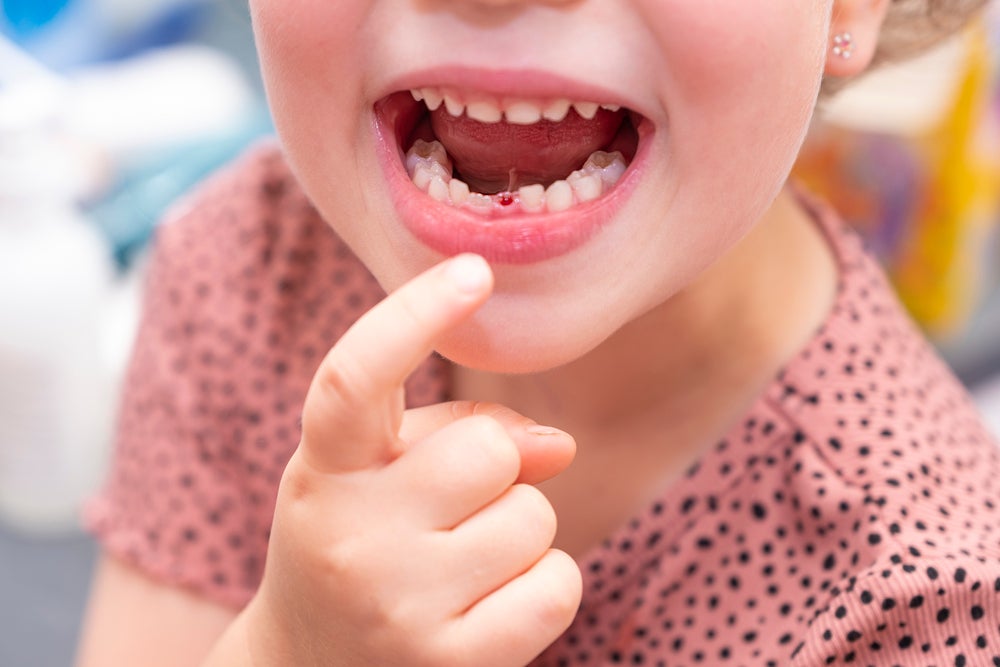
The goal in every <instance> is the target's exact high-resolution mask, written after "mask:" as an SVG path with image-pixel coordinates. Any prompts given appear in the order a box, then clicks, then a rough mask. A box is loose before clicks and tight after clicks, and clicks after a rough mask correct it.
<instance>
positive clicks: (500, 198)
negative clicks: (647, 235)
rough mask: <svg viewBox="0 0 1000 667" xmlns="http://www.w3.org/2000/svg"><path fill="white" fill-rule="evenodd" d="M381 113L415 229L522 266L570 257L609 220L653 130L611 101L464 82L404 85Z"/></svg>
mask: <svg viewBox="0 0 1000 667" xmlns="http://www.w3.org/2000/svg"><path fill="white" fill-rule="evenodd" d="M375 109H376V117H377V122H378V124H379V127H380V132H379V134H380V138H381V140H382V142H383V143H384V144H388V143H391V144H392V145H391V146H384V147H383V148H384V149H390V148H391V149H393V150H384V151H383V152H384V153H386V155H385V156H383V157H387V158H388V159H390V160H394V161H395V164H389V165H384V166H386V167H387V168H388V170H389V171H390V172H391V173H392V174H394V175H395V176H396V178H395V179H394V180H395V181H396V183H394V185H396V186H397V189H403V192H396V193H394V195H395V198H396V203H397V208H399V209H400V211H401V213H403V218H404V222H406V223H407V226H408V227H410V229H411V231H413V232H414V233H415V234H416V235H417V236H418V237H420V238H421V240H423V241H424V242H426V243H427V244H428V245H430V246H431V247H433V248H435V249H436V250H439V251H441V252H443V253H446V254H453V253H454V252H460V251H472V252H479V253H480V254H483V255H484V256H486V258H487V259H490V260H497V261H505V262H514V263H520V262H527V261H535V260H538V259H543V258H546V257H549V256H553V255H555V254H560V253H562V252H566V251H568V250H569V249H571V248H572V247H575V246H576V245H579V243H582V242H583V241H584V240H586V239H587V238H589V237H590V236H591V235H592V234H593V233H594V232H595V231H596V230H597V229H598V228H599V227H600V226H601V225H602V224H603V223H604V222H606V221H607V219H609V218H610V217H611V216H612V215H613V211H612V208H613V203H614V200H615V199H616V196H615V195H616V192H617V191H619V190H622V189H623V187H622V186H623V185H624V184H625V182H626V181H628V180H629V179H628V177H629V174H630V171H631V170H630V168H631V167H632V166H634V163H635V161H636V156H637V154H639V153H640V145H641V143H642V138H643V137H644V135H648V134H649V133H651V128H649V127H648V126H649V123H648V122H647V121H646V120H645V119H644V118H643V117H642V116H641V115H640V114H638V113H636V112H634V111H631V110H629V109H626V108H622V107H620V106H619V105H617V104H613V103H607V102H594V101H573V100H570V99H563V98H544V97H539V98H516V97H502V98H501V97H498V96H489V95H485V94H483V93H475V92H466V91H464V90H462V89H457V88H442V87H421V88H414V89H410V90H403V91H399V92H396V93H393V94H391V95H389V96H387V97H385V98H383V99H382V100H380V101H379V102H378V103H377V104H376V107H375ZM403 179H405V181H406V183H405V184H403V183H400V182H399V181H401V180H403Z"/></svg>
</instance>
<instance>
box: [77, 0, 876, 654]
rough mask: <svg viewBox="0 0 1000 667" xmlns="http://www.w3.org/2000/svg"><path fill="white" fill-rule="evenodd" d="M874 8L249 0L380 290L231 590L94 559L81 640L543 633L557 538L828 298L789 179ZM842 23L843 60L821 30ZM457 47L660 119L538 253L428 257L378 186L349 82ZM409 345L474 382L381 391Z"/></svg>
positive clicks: (731, 413) (113, 643)
mask: <svg viewBox="0 0 1000 667" xmlns="http://www.w3.org/2000/svg"><path fill="white" fill-rule="evenodd" d="M885 8H886V0H842V1H840V2H837V3H836V7H834V5H833V2H832V0H825V1H820V2H816V1H815V0H760V1H759V2H754V3H746V2H742V1H737V0H712V1H711V2H706V1H705V0H630V1H627V2H623V1H622V0H576V1H574V0H566V1H565V2H562V1H556V0H549V1H547V2H543V1H537V2H532V1H529V0H490V1H487V0H476V1H473V0H419V1H418V0H381V1H375V0H343V1H338V2H326V1H323V0H251V10H252V12H253V17H254V24H255V28H256V31H257V38H258V42H259V46H260V51H261V58H262V64H263V70H264V75H265V81H266V83H267V88H268V94H269V98H270V102H271V105H272V108H273V110H274V116H275V120H276V123H277V127H278V130H279V133H280V135H281V138H282V141H283V143H284V145H285V148H286V151H287V154H288V158H289V160H290V163H291V164H292V167H293V169H294V170H295V171H296V174H297V176H298V177H299V179H300V180H301V181H302V184H303V187H304V188H305V189H306V191H307V193H308V194H309V195H310V197H311V198H312V199H313V201H314V203H315V204H316V206H317V207H318V208H319V210H320V212H321V213H322V214H323V215H324V217H325V218H326V219H327V220H328V221H329V222H330V224H331V225H332V226H333V227H334V228H335V229H336V231H337V232H338V233H339V234H340V235H341V236H342V237H343V238H344V239H345V240H346V241H347V242H348V243H349V244H350V245H351V246H352V248H353V249H354V250H355V252H356V253H357V254H358V255H359V257H361V259H362V260H363V261H364V262H365V263H366V265H367V266H368V267H369V268H370V270H371V271H372V272H373V273H374V274H375V276H376V277H377V278H378V279H379V281H380V282H381V283H382V284H383V286H384V287H385V288H386V289H387V290H388V291H390V292H392V295H391V296H390V297H389V298H388V299H386V301H384V302H383V303H382V304H381V305H380V306H378V307H377V308H376V309H375V310H373V311H372V312H371V313H369V314H368V315H367V316H365V318H363V319H362V320H361V321H360V322H359V323H358V324H357V325H356V326H355V328H354V329H352V332H351V333H349V334H348V335H347V336H345V338H344V339H343V340H342V341H340V342H339V343H338V344H337V346H336V347H335V348H334V349H333V350H332V351H331V352H330V354H329V355H328V356H327V358H326V359H325V360H324V362H323V364H322V366H321V368H320V369H319V370H318V372H317V375H316V378H315V379H314V382H313V386H312V388H311V389H310V392H309V396H308V398H307V401H306V406H305V410H304V414H303V424H304V435H303V440H302V443H301V444H300V447H299V450H298V451H297V452H296V454H295V456H294V457H293V460H292V462H291V463H290V464H289V466H288V469H287V470H286V471H285V474H284V477H283V479H282V483H281V489H280V492H279V497H278V504H277V511H276V517H275V525H274V529H273V532H272V538H271V543H270V549H269V553H268V561H267V571H266V573H265V577H264V581H263V583H262V585H261V588H260V591H259V592H258V594H257V596H256V597H255V598H254V600H253V601H252V602H251V604H250V605H249V607H248V608H247V609H245V610H243V611H242V612H241V613H239V614H236V613H235V612H231V611H228V610H223V609H221V608H218V607H215V606H214V605H211V604H210V603H207V602H204V601H201V600H199V599H197V598H195V597H194V596H192V595H190V594H187V593H184V592H182V591H176V590H173V589H169V588H166V587H163V586H158V585H156V584H153V583H151V582H148V581H146V580H145V579H144V577H142V575H140V574H138V573H135V572H132V571H130V570H128V569H127V568H125V567H124V566H122V565H120V564H117V563H115V562H114V561H111V560H106V561H105V562H104V563H103V564H102V566H101V570H100V574H99V578H98V580H97V584H96V585H95V590H94V595H93V601H92V604H91V609H90V611H89V614H88V622H87V627H86V630H85V633H84V641H83V643H82V645H81V651H80V659H79V662H80V664H81V665H90V664H101V665H116V664H139V662H137V661H141V663H142V664H147V665H149V664H157V663H155V662H151V660H152V661H156V660H162V664H195V663H196V662H197V661H198V660H199V659H200V658H201V657H202V656H205V655H206V654H208V657H207V658H205V664H215V665H225V664H250V663H251V661H254V662H253V664H264V665H267V664H303V665H305V664H343V665H354V664H358V665H361V664H414V665H420V664H434V665H450V664H456V665H457V664H462V665H464V664H470V665H471V664H475V665H494V664H495V665H518V664H524V663H525V662H527V661H528V660H530V659H531V658H532V657H533V656H534V655H536V654H537V653H538V652H540V651H541V650H543V649H544V648H545V646H547V645H548V644H549V643H550V642H551V641H553V640H554V639H555V638H556V637H557V636H558V635H559V634H560V633H561V632H562V631H563V630H564V629H565V627H566V626H568V624H569V623H570V622H571V621H572V618H573V615H574V613H575V609H576V605H577V603H578V601H579V596H580V577H579V572H578V571H577V570H576V566H575V564H574V562H573V560H572V559H571V558H569V557H568V556H567V555H566V552H569V554H571V555H579V554H580V553H581V552H583V551H584V550H586V549H587V548H588V547H589V546H590V545H591V544H593V543H594V542H595V541H596V540H598V539H600V537H602V536H603V535H604V534H606V532H607V531H608V530H609V529H610V528H612V527H613V526H615V525H616V524H617V523H619V522H620V521H621V520H623V518H625V517H627V516H628V515H629V514H630V513H631V512H633V511H634V510H635V508H636V507H637V506H638V504H639V503H642V502H643V501H644V500H645V499H647V498H648V497H649V496H651V495H652V494H653V493H654V492H655V490H656V489H659V488H662V485H663V484H665V483H669V482H670V480H672V479H673V478H674V477H675V476H676V474H677V473H678V471H679V470H681V469H683V468H684V467H686V465H687V463H689V462H690V461H691V460H692V459H693V458H694V457H695V456H697V454H698V452H700V451H701V449H702V448H704V446H705V445H706V443H709V442H712V441H713V439H714V438H715V437H716V436H717V435H718V434H719V433H721V432H722V431H724V430H725V429H726V427H727V426H728V424H729V423H731V421H732V420H734V419H736V418H737V417H738V416H739V415H740V414H741V412H742V411H743V410H744V409H745V408H746V406H747V404H748V403H749V401H751V400H752V399H753V397H754V396H755V395H756V394H757V393H758V392H759V390H760V389H761V387H763V386H764V385H765V384H766V382H767V381H768V379H769V378H770V377H771V376H772V374H773V372H774V371H775V369H776V368H778V367H779V366H780V365H781V363H783V362H784V361H785V360H787V359H788V358H789V357H790V356H792V354H794V352H795V350H796V349H797V348H798V347H799V346H800V345H801V344H802V343H803V342H804V341H805V340H806V339H807V338H808V337H809V335H810V333H811V332H812V331H813V330H814V329H815V327H816V326H817V325H818V324H819V323H820V322H821V321H822V319H823V318H824V317H825V314H826V309H827V307H828V304H829V302H830V300H831V298H832V294H833V290H834V282H835V274H836V268H835V266H834V265H833V262H832V260H831V257H830V254H829V250H828V248H827V246H826V243H825V241H824V240H823V239H822V238H821V236H820V235H819V233H818V232H817V231H816V229H815V226H814V224H813V223H812V222H811V220H809V218H808V217H807V216H806V215H805V214H804V213H803V211H802V210H801V208H800V207H799V206H798V205H797V204H796V202H795V200H794V198H793V196H792V195H791V194H790V193H788V191H787V190H783V186H784V182H785V179H786V178H787V174H788V170H789V169H790V167H791V164H792V162H793V160H794V158H795V155H796V153H797V151H798V149H799V145H800V143H801V140H802V137H803V135H804V132H805V130H806V127H807V125H808V122H809V119H810V117H811V115H812V112H813V105H814V102H815V97H816V93H817V90H818V86H819V83H820V80H821V77H822V76H823V74H824V73H826V74H831V75H835V76H850V75H853V74H856V73H858V72H859V71H860V70H862V69H863V68H864V67H865V66H866V64H867V63H868V62H869V60H870V58H871V54H872V52H873V50H874V48H875V44H876V41H877V36H878V31H879V27H880V25H881V21H882V18H883V17H884V13H885ZM844 30H849V31H851V32H852V34H853V35H854V37H855V43H856V45H857V46H856V51H855V54H854V57H853V58H852V59H851V60H850V61H845V60H842V59H837V58H834V57H833V56H831V55H830V54H829V46H830V40H831V37H830V36H831V34H835V33H837V32H841V31H844ZM539 34H544V35H547V36H549V38H547V39H545V40H538V39H536V38H535V36H537V35H539ZM551 36H555V37H554V38H553V37H551ZM595 43H596V44H601V45H602V46H601V48H600V49H594V48H593V44H595ZM455 62H460V63H462V64H465V65H472V66H480V67H484V68H489V67H495V66H496V63H503V66H504V67H509V68H514V69H516V68H521V67H525V68H527V67H530V68H536V69H537V68H541V69H547V70H550V71H554V72H559V73H562V74H565V75H568V76H571V77H575V78H578V79H582V80H584V81H586V82H590V83H594V84H599V85H603V86H605V87H607V88H610V89H611V90H614V91H616V92H618V93H620V94H621V95H622V96H624V97H625V99H628V100H631V101H632V104H631V106H632V107H633V108H635V109H637V110H639V111H641V113H643V115H645V116H646V117H647V118H648V119H650V120H651V121H653V122H654V123H655V124H656V126H657V132H656V135H655V137H654V140H653V141H654V145H653V159H652V161H651V162H650V165H649V169H648V171H647V173H646V175H645V177H644V181H643V183H642V184H641V185H640V186H639V188H638V189H637V190H636V192H635V195H634V197H633V198H632V199H631V201H630V202H629V203H628V205H627V206H626V207H625V208H624V210H623V211H622V212H621V214H620V216H619V218H620V219H619V220H617V221H616V222H614V223H613V224H612V225H611V226H610V227H608V228H607V229H605V230H604V231H603V232H602V233H601V234H599V235H598V236H597V237H595V238H593V239H591V240H590V241H589V242H588V243H586V244H585V245H584V246H583V247H581V248H580V249H578V250H577V251H575V252H573V253H570V254H568V255H565V256H562V257H559V258H556V259H554V260H550V261H547V262H544V263H540V264H534V265H522V266H516V267H514V266H496V267H492V271H491V270H489V269H488V268H487V267H485V266H484V264H483V263H482V262H481V260H476V259H474V258H471V257H464V258H462V259H460V260H458V261H455V260H452V261H450V262H446V263H445V264H444V265H441V266H438V265H439V263H440V262H441V260H442V258H441V257H439V256H437V255H436V254H435V253H433V252H432V251H430V250H429V249H427V248H425V247H423V246H421V245H420V244H418V243H417V242H416V241H415V240H414V239H413V238H412V237H411V236H410V235H409V234H408V233H407V232H406V231H405V230H404V229H403V227H402V226H401V224H400V223H399V221H398V219H397V216H396V215H395V211H394V210H393V208H392V206H391V203H390V197H389V196H388V191H387V188H386V184H385V182H384V180H383V178H382V173H381V171H380V169H379V166H378V164H377V161H376V157H375V150H374V135H373V131H372V111H371V110H372V106H373V105H374V103H375V101H376V100H377V99H378V97H380V96H381V95H384V94H386V93H387V92H391V90H388V89H387V87H389V86H390V84H391V82H392V81H393V80H395V79H396V78H397V77H399V76H401V75H403V74H405V73H407V71H408V68H409V67H412V64H413V63H420V65H421V67H429V66H433V65H443V64H449V63H455ZM459 269H461V270H459ZM720 322H725V323H726V325H725V326H719V323H720ZM665 342H666V343H667V344H664V343H665ZM431 349H437V350H439V351H440V352H442V353H443V354H445V355H446V356H448V357H450V358H451V359H453V360H455V361H456V362H459V363H460V364H462V366H461V367H456V369H455V371H454V376H453V384H454V388H455V392H456V395H457V396H458V397H460V398H466V399H469V400H465V401H460V402H457V403H453V404H446V405H440V406H432V407H430V408H426V409H424V410H421V411H411V412H406V413H404V412H403V411H402V409H401V407H400V406H401V401H400V400H399V399H400V394H401V383H402V380H403V379H404V378H405V376H406V374H407V373H408V371H409V370H410V369H411V368H412V366H413V365H414V364H415V363H416V361H417V360H419V359H420V358H422V357H423V356H424V355H425V354H426V353H427V352H428V351H429V350H431ZM387 350H389V351H392V353H391V354H387V353H386V351H387ZM510 372H516V373H517V374H515V375H512V374H510ZM537 423H544V424H555V425H557V426H558V427H560V429H562V430H553V429H548V428H546V429H537V428H534V426H535V425H537ZM568 433H571V434H572V436H571V435H568ZM654 435H655V436H656V437H653V436H654ZM664 441H668V442H671V443H673V445H672V446H671V448H670V449H669V450H666V451H665V450H664V448H663V447H662V445H661V444H658V443H662V442H664ZM577 445H579V452H578V454H577V457H576V461H575V463H574V465H573V466H572V467H570V468H569V469H568V470H566V471H565V472H563V470H564V469H565V468H566V466H567V465H568V464H569V461H570V460H571V459H572V458H573V456H574V452H575V451H576V450H577ZM483 462H486V464H484V463H483ZM457 470H458V471H462V474H460V475H458V474H455V472H454V471H457ZM609 470H613V471H614V472H613V473H609V472H608V471H609ZM449 471H450V472H449ZM559 473H561V474H559ZM545 480H548V481H545ZM543 482H544V483H543ZM538 489H542V490H543V491H544V494H543V493H542V492H539V490H538ZM331 507H337V508H340V509H341V512H339V513H334V515H333V516H331V512H330V510H329V508H331ZM556 516H558V517H559V531H558V534H556V521H555V517H556ZM317 527H319V528H317ZM490 536H493V537H490ZM496 536H500V537H499V538H498V537H496ZM553 544H555V545H556V546H558V547H561V548H563V549H564V550H565V551H558V550H555V549H552V548H551V547H552V545H553ZM498 545H503V548H497V546H498ZM456 571H462V572H473V571H474V572H476V573H477V575H476V576H470V577H467V578H456V577H454V576H452V575H453V573H454V572H456ZM137 607H138V608H142V609H143V610H144V612H146V613H143V614H135V613H134V612H128V611H127V610H129V609H135V608H137ZM123 627H126V628H129V632H122V628H123ZM213 645H214V648H213V649H212V650H211V651H210V650H209V649H210V647H212V646H213ZM181 646H183V648H181ZM498 647H503V650H499V648H498ZM182 651H183V652H184V653H183V655H182Z"/></svg>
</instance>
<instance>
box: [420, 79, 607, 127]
mask: <svg viewBox="0 0 1000 667" xmlns="http://www.w3.org/2000/svg"><path fill="white" fill-rule="evenodd" d="M410 95H411V96H412V97H413V99H414V100H416V101H417V102H423V103H424V104H426V105H427V108H428V109H430V110H431V111H436V110H437V109H439V108H440V107H441V105H442V104H444V106H445V108H446V109H447V110H448V113H449V114H451V115H452V116H454V117H456V118H459V117H461V116H462V114H467V115H468V116H469V118H471V119H473V120H477V121H479V122H481V123H499V122H500V121H501V120H503V119H504V118H506V120H507V122H508V123H512V124H514V125H533V124H535V123H538V122H540V121H541V120H542V119H543V118H544V119H545V120H548V121H552V122H555V123H558V122H560V121H562V120H564V119H565V118H566V114H568V113H569V110H570V109H575V110H576V112H577V113H578V114H579V115H580V117H581V118H584V119H586V120H593V118H594V117H595V116H596V115H597V110H598V109H606V110H608V111H612V112H616V111H620V110H621V106H619V105H617V104H598V103H597V102H570V101H569V100H553V101H551V102H546V103H539V102H532V101H529V100H509V101H507V102H506V104H504V105H500V104H498V103H497V102H496V101H494V100H488V99H482V100H475V101H473V102H468V103H467V102H465V101H463V100H462V99H461V98H460V97H459V94H458V93H456V92H452V91H442V90H440V89H438V88H419V89H414V90H411V91H410Z"/></svg>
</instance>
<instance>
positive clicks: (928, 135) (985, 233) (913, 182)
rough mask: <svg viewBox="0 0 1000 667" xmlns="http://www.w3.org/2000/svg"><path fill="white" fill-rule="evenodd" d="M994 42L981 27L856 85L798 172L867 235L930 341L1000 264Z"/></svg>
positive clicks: (951, 331) (999, 115)
mask: <svg viewBox="0 0 1000 667" xmlns="http://www.w3.org/2000/svg"><path fill="white" fill-rule="evenodd" d="M993 25H995V26H997V27H998V28H1000V23H997V22H994V24H993ZM996 41H1000V40H996ZM990 42H991V40H990V33H989V30H988V28H987V27H985V26H981V27H979V28H978V29H976V30H973V31H972V32H970V33H969V34H967V35H964V36H962V37H961V38H959V39H956V40H954V41H952V42H951V43H949V44H947V45H945V46H943V47H941V48H940V49H938V50H936V51H935V52H934V53H932V54H928V55H927V56H925V57H923V58H921V59H920V60H918V61H915V62H912V63H909V64H907V65H901V66H894V67H892V68H889V69H887V70H886V71H882V72H877V73H875V74H874V75H872V76H870V77H869V78H868V79H866V80H863V81H861V82H859V83H858V84H857V85H856V87H852V88H851V89H849V90H848V91H846V92H845V93H844V94H842V96H841V97H838V98H836V99H835V100H834V101H833V103H832V104H831V105H830V108H829V114H828V116H827V117H826V118H825V120H824V121H822V122H820V123H818V124H817V126H816V127H815V128H814V130H813V132H812V134H811V136H810V138H809V140H808V141H807V144H806V149H805V150H804V151H803V154H802V156H801V158H800V160H799V163H798V165H797V166H796V172H795V173H796V175H797V177H798V178H799V179H800V180H801V181H803V182H804V183H805V184H806V185H807V186H808V187H809V188H811V189H813V190H816V191H818V192H819V193H821V194H822V195H823V196H825V197H827V198H829V199H830V200H831V201H834V202H837V205H838V207H839V209H840V211H841V213H842V214H843V215H844V216H845V217H846V218H847V219H848V220H849V221H850V222H852V223H853V224H854V225H855V226H856V227H857V228H858V229H859V230H861V231H862V233H863V234H864V235H865V236H866V237H867V239H868V240H869V242H870V244H871V246H872V247H873V249H874V250H875V252H876V253H877V254H878V255H879V256H880V257H881V258H882V260H883V261H884V262H885V265H886V267H887V269H888V271H889V274H890V276H891V277H892V279H893V281H894V283H895V285H896V287H897V289H898V291H899V293H900V296H901V297H902V299H903V301H904V302H905V303H906V305H907V306H908V307H909V309H910V311H911V312H912V313H913V315H914V316H915V317H916V319H917V320H918V321H919V322H920V323H921V324H922V325H923V326H924V327H925V328H926V329H927V331H928V332H929V333H930V334H931V335H932V336H934V337H937V338H947V337H949V336H952V335H955V334H957V333H960V332H961V329H962V327H963V325H964V324H965V323H966V322H967V321H968V319H969V317H970V316H971V315H972V313H973V312H974V311H975V308H976V306H977V305H978V304H979V303H980V300H981V297H982V295H983V293H984V292H985V291H986V289H987V288H990V287H993V285H994V282H995V274H996V272H997V264H998V260H1000V257H998V255H997V245H996V232H997V222H998V218H1000V96H998V90H1000V81H998V80H997V60H996V50H995V48H991V44H990ZM992 46H993V47H995V44H994V45H992Z"/></svg>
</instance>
